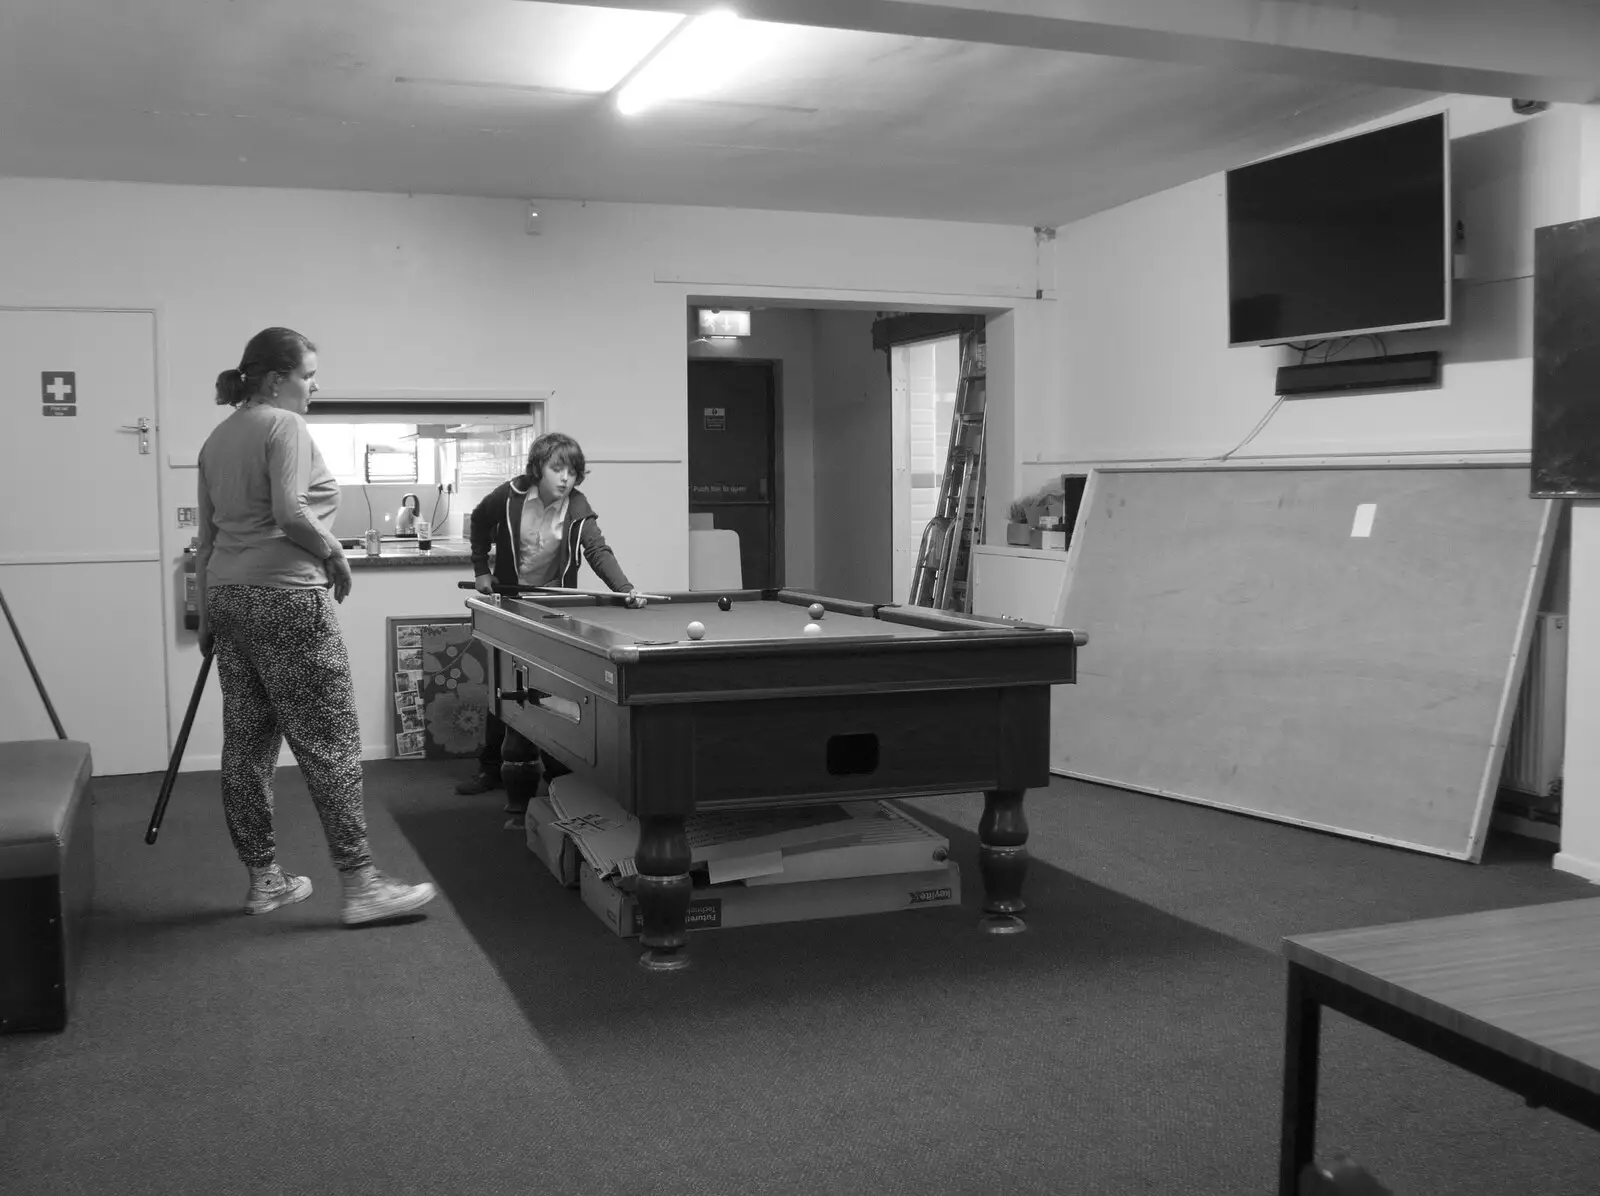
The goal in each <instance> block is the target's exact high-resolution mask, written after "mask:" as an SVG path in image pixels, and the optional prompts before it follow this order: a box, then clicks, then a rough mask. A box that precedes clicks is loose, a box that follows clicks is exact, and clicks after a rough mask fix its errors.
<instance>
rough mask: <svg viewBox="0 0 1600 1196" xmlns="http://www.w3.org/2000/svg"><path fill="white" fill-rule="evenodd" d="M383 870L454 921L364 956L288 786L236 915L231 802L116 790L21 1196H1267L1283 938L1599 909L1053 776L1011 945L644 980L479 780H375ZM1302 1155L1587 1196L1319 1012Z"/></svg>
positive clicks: (1500, 847) (138, 786)
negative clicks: (77, 973)
mask: <svg viewBox="0 0 1600 1196" xmlns="http://www.w3.org/2000/svg"><path fill="white" fill-rule="evenodd" d="M367 771H368V783H369V789H368V793H369V798H368V800H369V818H370V822H371V830H372V840H373V844H374V850H375V854H376V855H377V858H378V860H379V863H380V866H382V867H385V868H388V869H392V870H393V871H395V872H397V873H399V874H400V875H402V876H405V877H408V878H419V879H420V878H422V877H424V876H426V877H430V878H432V879H434V880H435V881H437V882H438V883H439V884H440V886H441V888H442V890H443V894H444V895H443V896H442V897H441V898H440V899H439V900H438V901H436V902H434V903H433V905H431V906H429V907H428V908H427V910H426V911H425V916H423V917H420V918H417V919H414V920H411V921H409V922H404V923H399V924H393V925H384V926H377V927H372V928H367V929H360V930H347V929H345V928H343V927H341V926H340V925H339V924H338V921H337V913H338V899H337V886H336V883H335V878H334V876H333V873H332V869H331V867H330V866H329V864H328V862H327V858H326V851H325V849H324V847H323V845H322V840H321V836H320V831H319V829H318V826H317V823H316V819H315V817H314V814H313V813H312V811H311V807H310V803H309V800H308V799H307V797H306V795H305V791H304V787H303V785H302V783H301V781H300V779H299V775H298V773H297V772H296V771H295V770H293V769H289V770H285V771H284V772H283V773H282V774H280V776H281V780H280V786H279V793H280V797H279V822H280V857H281V858H282V860H283V861H284V863H285V864H286V865H287V866H290V867H292V868H296V869H299V870H302V871H305V872H307V873H309V874H310V875H311V876H312V877H313V879H314V880H315V882H316V883H317V886H318V887H317V892H316V894H315V895H314V896H313V897H312V898H311V899H310V900H309V901H307V902H305V903H303V904H301V905H297V906H293V907H290V908H288V909H285V910H280V911H278V912H277V913H274V914H272V915H270V916H268V917H263V918H247V917H244V916H242V915H241V914H240V913H239V912H238V910H239V906H240V904H241V902H242V898H243V895H244V887H245V882H244V873H243V870H242V869H241V868H240V867H239V865H238V864H237V862H236V861H235V860H234V858H233V856H232V852H231V848H230V847H229V844H228V841H227V836H226V832H225V830H224V827H223V824H222V818H221V812H220V808H219V806H218V802H217V798H216V776H215V774H185V775H184V776H182V777H180V779H179V783H178V787H177V791H176V792H175V794H174V797H173V801H172V805H171V808H170V810H169V813H168V815H167V820H166V824H165V826H164V829H163V831H162V836H161V839H160V841H159V842H158V844H157V845H156V846H154V847H147V846H145V845H144V843H143V841H142V832H143V829H144V825H145V822H146V820H147V819H148V817H149V812H150V805H151V802H152V801H153V799H154V794H155V790H156V785H157V783H158V781H159V778H157V777H135V778H112V779H108V780H102V781H101V782H99V805H98V811H97V829H98V832H99V835H100V841H99V891H98V907H97V914H96V919H95V923H94V939H93V942H92V944H91V948H90V951H89V954H88V956H87V958H86V961H85V968H84V972H83V974H82V976H81V979H80V982H79V988H78V1002H77V1007H76V1010H75V1012H74V1016H73V1021H72V1024H71V1026H70V1027H69V1028H68V1030H67V1031H66V1032H65V1033H63V1034H60V1035H54V1036H48V1035H26V1036H23V1035H16V1036H10V1037H8V1038H0V1192H4V1193H6V1196H11V1194H12V1193H17V1194H19V1196H22V1194H28V1196H31V1194H33V1193H39V1194H40V1196H46V1194H48V1196H55V1194H57V1193H61V1194H66V1193H113V1192H114V1193H130V1194H131V1193H146V1192H148V1193H163V1194H167V1196H186V1194H188V1193H251V1194H254V1193H269V1192H284V1191H308V1192H340V1193H368V1192H371V1193H413V1192H415V1193H435V1192H437V1193H455V1192H462V1193H483V1194H491V1193H502V1192H504V1193H523V1192H530V1193H531V1192H563V1193H595V1194H597V1196H598V1194H601V1193H619V1194H620V1193H629V1194H634V1193H662V1194H669V1193H670V1194H676V1193H685V1194H690V1193H694V1194H697V1196H733V1194H735V1193H812V1192H816V1193H824V1192H826V1193H858V1192H859V1193H863V1194H865V1193H904V1194H906V1196H912V1194H918V1196H921V1194H938V1193H953V1194H954V1193H962V1194H964V1193H988V1192H1001V1193H1086V1194H1087V1193H1105V1194H1108V1196H1111V1194H1121V1193H1163V1194H1165V1193H1171V1194H1173V1196H1178V1194H1182V1196H1201V1194H1213V1193H1214V1194H1216V1196H1242V1194H1250V1193H1263V1194H1264V1193H1268V1192H1271V1191H1273V1190H1274V1184H1275V1165H1276V1149H1277V1136H1278V1117H1279V1107H1278V1098H1279V1085H1280V1083H1281V1074H1282V1058H1281V1056H1282V1033H1283V963H1282V959H1281V956H1280V955H1279V951H1278V944H1279V942H1280V940H1281V938H1282V937H1283V936H1284V935H1288V934H1299V933H1307V932H1310V931H1316V930H1325V929H1334V928H1340V927H1346V926H1358V925H1369V924H1373V923H1378V922H1388V921H1399V920H1405V919H1410V918H1416V917H1429V916H1434V915H1439V914H1449V913H1457V912H1464V911H1467V910H1474V909H1487V908H1497V907H1503V906H1511V905H1521V904H1529V903H1533V902H1539V901H1553V900H1565V899H1570V898H1574V897H1583V896H1590V895H1595V894H1596V892H1597V890H1595V888H1594V887H1593V886H1591V885H1589V884H1587V883H1585V882H1583V881H1581V880H1578V879H1577V878H1575V877H1572V876H1568V875H1564V874H1562V873H1559V872H1554V871H1552V870H1551V869H1550V867H1549V863H1548V856H1547V854H1545V853H1542V852H1540V851H1538V850H1535V849H1531V848H1528V847H1526V846H1519V845H1517V843H1516V841H1510V840H1508V841H1505V842H1499V841H1497V842H1496V843H1494V844H1493V845H1492V846H1491V849H1490V852H1489V853H1488V854H1487V855H1486V858H1485V862H1484V863H1483V864H1481V865H1477V866H1473V865H1467V864H1461V863H1456V862H1452V861H1444V860H1437V859H1432V858H1429V857H1422V856H1418V855H1415V854H1412V853H1408V852H1403V851H1399V850H1395V849H1390V848H1384V847H1378V846H1374V845H1371V844H1365V843H1358V842H1354V841H1351V840H1345V839H1340V838H1337V837H1334V836H1329V835H1323V834H1318V833H1316V832H1310V831H1304V830H1300V829H1297V828H1293V827H1287V826H1282V825H1278V824H1273V823H1268V822H1262V821H1258V820H1254V819H1249V818H1244V817H1241V816H1238V815H1233V814H1228V813H1225V812H1222V811H1217V810H1211V809H1207V808H1204V807H1199V806H1191V805H1184V804H1181V803H1175V802H1169V801H1163V800H1161V799H1157V798H1151V797H1145V796H1141V795H1136V794H1129V793H1125V792H1121V791H1116V790H1109V789H1103V788H1098V787H1094V786H1087V785H1080V784H1077V783H1074V782H1068V781H1064V780H1060V779H1057V780H1056V781H1055V782H1053V783H1052V785H1051V786H1050V788H1049V789H1048V790H1046V791H1041V792H1038V793H1035V794H1033V795H1031V796H1030V799H1029V821H1030V823H1031V826H1032V831H1033V833H1032V838H1031V840H1030V849H1031V851H1032V853H1033V855H1034V857H1035V862H1034V865H1033V868H1032V871H1031V873H1030V876H1029V884H1028V897H1029V900H1030V905H1031V909H1030V915H1029V923H1030V929H1029V932H1028V933H1027V934H1025V935H1021V936H1016V937H1013V938H1007V939H991V938H986V937H984V936H981V935H979V934H977V933H976V932H975V929H974V928H975V924H976V916H977V908H978V902H979V891H980V886H981V882H980V880H979V877H978V871H977V866H976V841H975V828H976V824H977V817H978V813H979V810H980V807H981V801H980V799H977V798H975V797H970V796H964V797H949V798H940V799H934V800H927V801H919V802H915V803H908V807H909V808H911V809H912V810H913V811H915V812H917V813H919V815H920V816H922V817H923V818H924V819H925V820H927V821H929V822H930V823H931V824H933V825H935V826H936V827H938V828H939V829H940V830H942V831H944V832H945V833H947V834H949V835H950V837H951V839H952V844H953V847H954V851H955V856H956V858H957V860H958V861H959V862H960V863H961V866H962V871H963V877H964V885H965V893H964V900H963V905H962V906H961V907H958V908H945V909H929V910H922V911H917V912H914V913H905V914H892V915H882V916H873V917H861V918H849V919H837V920H831V921H818V922H807V923H791V924H786V925H781V926H768V927H752V928H746V929H740V930H719V931H707V932H705V933H700V934H696V935H695V936H694V937H693V939H692V945H691V951H692V955H693V959H694V963H693V966H692V967H691V968H690V969H689V970H688V971H687V972H685V973H683V974H681V975H673V976H655V975H649V974H646V973H644V972H643V971H642V970H641V969H640V968H639V967H638V966H637V964H636V959H637V955H638V946H637V944H636V943H635V942H631V941H625V940H621V939H618V938H616V937H614V936H612V935H611V934H610V933H609V932H608V931H606V930H605V928H604V927H603V926H602V925H601V923H600V922H599V920H598V919H597V918H596V917H595V916H594V915H593V914H592V913H591V912H590V911H589V910H588V909H587V908H586V907H584V905H583V904H582V902H581V901H580V900H579V898H578V896H577V895H576V894H575V893H573V892H570V891H566V890H563V889H561V888H560V887H559V886H558V885H557V884H556V883H555V881H554V880H553V879H552V878H551V877H550V876H549V874H548V873H547V872H546V871H545V870H544V869H543V867H542V865H540V864H539V863H538V862H537V861H536V860H535V859H534V858H533V857H532V856H531V855H530V854H529V853H528V851H527V850H526V848H525V846H524V845H523V843H522V841H521V839H520V837H518V836H516V835H513V834H509V833H506V832H504V831H502V830H501V829H500V827H501V821H502V816H501V815H500V813H499V804H500V795H499V794H487V795H483V796H478V797H458V796H456V795H455V794H454V793H453V792H452V791H451V785H452V783H453V781H454V780H455V779H457V777H459V776H460V775H463V773H464V772H465V771H466V769H465V768H464V767H463V766H461V765H455V766H449V765H443V764H432V763H424V764H417V763H407V762H398V761H385V762H381V763H374V764H370V765H368V770H367ZM1325 1020H1326V1027H1325V1061H1324V1074H1323V1093H1324V1105H1323V1116H1322V1121H1321V1133H1320V1135H1319V1142H1320V1143H1321V1144H1322V1145H1323V1146H1324V1147H1326V1146H1332V1145H1336V1144H1337V1145H1344V1146H1347V1147H1348V1148H1350V1149H1351V1150H1352V1151H1353V1152H1354V1153H1355V1154H1356V1155H1357V1156H1358V1157H1360V1158H1362V1159H1363V1160H1365V1161H1367V1162H1369V1163H1370V1165H1371V1166H1372V1167H1373V1168H1374V1169H1375V1170H1376V1171H1377V1172H1378V1173H1379V1174H1380V1175H1382V1176H1383V1177H1384V1179H1385V1180H1386V1182H1388V1183H1389V1184H1390V1185H1391V1186H1392V1187H1394V1188H1395V1189H1396V1191H1397V1192H1400V1193H1402V1194H1411V1196H1437V1194H1439V1193H1453V1194H1454V1193H1459V1194H1462V1196H1471V1194H1475V1193H1484V1194H1498V1193H1505V1194H1507V1196H1511V1194H1515V1193H1523V1192H1530V1191H1538V1192H1540V1193H1543V1194H1546V1196H1580V1194H1581V1196H1593V1194H1594V1193H1595V1192H1596V1191H1600V1135H1595V1134H1592V1133H1590V1132H1589V1131H1587V1130H1584V1129H1582V1128H1581V1127H1578V1126H1576V1125H1574V1124H1572V1123H1570V1122H1568V1121H1566V1120H1565V1119H1563V1118H1561V1117H1559V1116H1557V1115H1554V1114H1551V1113H1549V1112H1546V1111H1541V1110H1533V1109H1528V1108H1526V1107H1525V1106H1523V1105H1522V1104H1521V1102H1520V1101H1518V1100H1517V1099H1516V1098H1515V1097H1512V1096H1510V1095H1509V1094H1507V1093H1504V1092H1502V1091H1500V1090H1499V1089H1497V1088H1495V1087H1494V1086H1493V1085H1490V1084H1488V1083H1486V1082H1484V1081H1480V1080H1477V1079H1475V1078H1473V1077H1469V1076H1465V1075H1463V1074H1461V1073H1459V1072H1457V1071H1456V1070H1455V1069H1453V1068H1451V1067H1449V1066H1448V1065H1446V1064H1444V1063H1441V1062H1439V1061H1437V1060H1434V1059H1432V1058H1430V1057H1428V1056H1426V1055H1423V1054H1421V1053H1419V1052H1417V1051H1414V1050H1412V1049H1411V1048H1408V1047H1405V1046H1403V1045H1401V1044H1398V1043H1395V1042H1392V1041H1390V1040H1389V1039H1387V1038H1385V1037H1384V1036H1382V1035H1380V1034H1377V1033H1376V1032H1374V1031H1371V1030H1369V1029H1367V1028H1365V1027H1363V1026H1360V1025H1358V1024H1356V1023H1353V1022H1350V1021H1347V1020H1345V1019H1343V1018H1340V1017H1338V1016H1337V1015H1329V1016H1328V1017H1327V1018H1326V1019H1325Z"/></svg>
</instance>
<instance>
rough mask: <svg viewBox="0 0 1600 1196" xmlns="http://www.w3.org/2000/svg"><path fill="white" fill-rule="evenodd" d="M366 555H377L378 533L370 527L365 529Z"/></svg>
mask: <svg viewBox="0 0 1600 1196" xmlns="http://www.w3.org/2000/svg"><path fill="white" fill-rule="evenodd" d="M367 555H368V556H377V555H378V533H377V532H376V531H375V530H374V529H372V528H370V527H369V528H368V529H367Z"/></svg>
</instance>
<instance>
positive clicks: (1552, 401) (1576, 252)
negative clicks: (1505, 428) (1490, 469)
mask: <svg viewBox="0 0 1600 1196" xmlns="http://www.w3.org/2000/svg"><path fill="white" fill-rule="evenodd" d="M1597 328H1600V217H1597V218H1593V219H1589V220H1578V221H1574V222H1572V223H1570V224H1552V225H1546V226H1544V227H1542V228H1536V229H1534V230H1533V457H1532V461H1533V468H1532V486H1531V488H1530V492H1529V496H1530V497H1532V498H1579V499H1593V498H1600V337H1597V336H1596V329H1597Z"/></svg>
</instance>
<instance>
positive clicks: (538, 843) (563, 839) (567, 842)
mask: <svg viewBox="0 0 1600 1196" xmlns="http://www.w3.org/2000/svg"><path fill="white" fill-rule="evenodd" d="M555 823H556V813H555V810H554V809H552V808H551V806H550V799H549V798H547V797H536V798H534V799H533V800H532V801H530V802H529V803H528V812H527V814H526V815H525V816H524V818H523V824H522V826H523V834H524V835H526V836H527V840H528V850H529V851H531V852H533V854H534V855H536V856H538V857H539V859H540V860H541V861H543V863H544V866H545V867H546V868H548V869H550V874H551V875H552V876H554V877H555V878H556V879H557V880H559V881H560V882H561V883H562V884H563V885H565V886H566V887H567V888H569V889H575V888H577V887H578V865H579V864H581V863H582V862H583V858H582V857H581V856H580V855H579V854H578V845H577V844H576V843H574V842H573V841H572V840H571V839H570V838H569V837H568V836H567V833H566V832H565V831H564V830H562V829H561V828H560V827H559V826H557V825H556V824H555Z"/></svg>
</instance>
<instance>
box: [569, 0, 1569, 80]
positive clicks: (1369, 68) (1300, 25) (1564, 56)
mask: <svg viewBox="0 0 1600 1196" xmlns="http://www.w3.org/2000/svg"><path fill="white" fill-rule="evenodd" d="M546 2H551V3H558V4H562V3H565V4H579V3H583V0H546ZM725 3H726V4H727V6H728V7H731V8H733V9H734V10H735V11H737V12H738V13H739V14H740V15H741V16H744V17H747V18H749V19H751V20H758V21H770V22H774V23H777V24H785V25H809V26H816V27H822V28H829V29H845V30H854V31H858V32H863V33H885V34H893V35H898V36H902V37H926V38H938V39H943V40H949V41H962V42H973V43H977V44H981V45H997V46H1015V47H1026V48H1029V49H1036V50H1058V51H1066V52H1070V53H1076V54H1099V55H1107V56H1111V57H1116V58H1133V59H1144V60H1149V61H1156V62H1173V63H1182V64H1186V65H1190V66H1205V67H1213V68H1220V69H1226V70H1236V71H1240V72H1244V73H1260V74H1269V75H1294V76H1299V77H1303V78H1314V79H1326V80H1329V81H1337V82H1343V83H1352V84H1366V85H1370V86H1377V87H1393V88H1400V89H1404V90H1412V91H1431V92H1443V93H1459V94H1463V95H1484V96H1502V97H1506V98H1517V99H1530V100H1548V101H1555V102H1565V103H1589V102H1592V101H1594V100H1597V99H1600V54H1596V53H1595V47H1596V46H1600V6H1594V5H1587V4H1574V3H1571V2H1570V0H1518V3H1516V4H1514V5H1513V4H1509V3H1505V0H1360V2H1359V3H1358V0H1305V2H1298V3H1291V2H1281V0H725ZM585 6H590V5H585ZM716 6H717V5H716V4H714V3H711V2H709V0H606V3H605V5H604V7H607V8H631V9H641V10H648V11H653V12H677V13H682V12H693V11H697V10H704V9H706V8H710V7H716Z"/></svg>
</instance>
